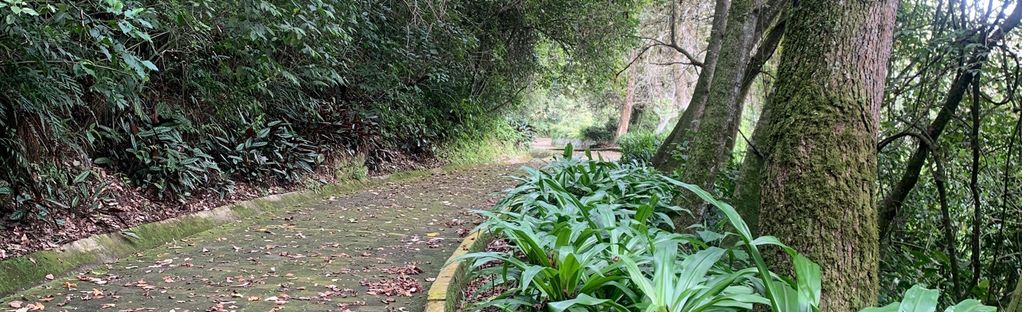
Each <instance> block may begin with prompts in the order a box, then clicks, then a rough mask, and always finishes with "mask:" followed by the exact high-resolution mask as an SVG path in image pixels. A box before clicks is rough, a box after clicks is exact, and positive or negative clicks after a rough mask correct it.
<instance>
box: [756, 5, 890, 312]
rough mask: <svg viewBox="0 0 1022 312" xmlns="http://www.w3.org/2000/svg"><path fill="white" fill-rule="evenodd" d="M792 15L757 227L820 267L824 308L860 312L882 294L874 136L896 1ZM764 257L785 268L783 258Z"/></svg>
mask: <svg viewBox="0 0 1022 312" xmlns="http://www.w3.org/2000/svg"><path fill="white" fill-rule="evenodd" d="M791 9H792V10H793V11H792V12H791V15H790V17H791V18H790V19H789V20H787V21H786V23H785V27H786V33H785V35H784V36H785V39H784V52H783V55H782V58H781V62H780V66H779V71H778V81H777V85H776V89H775V91H774V92H773V93H772V94H771V95H770V99H769V101H770V102H771V104H769V105H773V107H772V109H771V111H770V114H771V115H772V117H771V118H772V119H773V121H774V122H772V123H771V124H770V125H769V128H767V129H766V130H767V132H766V134H765V135H766V136H767V137H768V138H769V141H770V143H771V147H770V150H771V153H770V154H769V155H767V158H766V163H765V167H764V171H763V172H764V177H765V179H764V182H763V185H762V191H761V194H762V198H761V210H762V213H761V214H760V229H761V230H762V232H763V233H764V234H767V235H774V236H776V237H778V238H779V239H780V240H781V241H782V242H785V243H786V244H788V245H789V246H791V247H793V248H795V249H796V250H798V251H799V252H801V253H803V254H804V255H806V256H807V257H809V258H810V259H812V260H814V261H816V262H817V263H819V264H820V265H821V267H822V269H823V285H822V286H823V298H822V306H821V311H841V312H844V311H857V310H858V309H860V308H863V307H867V306H872V305H874V304H875V303H876V300H877V291H878V289H879V284H878V278H877V271H878V269H879V267H878V265H879V256H880V255H879V241H878V236H877V229H876V224H877V214H876V207H875V206H874V204H873V188H874V186H873V185H874V182H875V181H874V179H875V178H876V169H877V167H876V166H877V165H876V143H877V138H876V135H877V128H878V126H879V109H880V103H881V101H882V100H883V91H884V80H885V77H886V75H887V62H888V59H889V58H890V49H891V42H892V37H893V26H894V17H895V12H896V10H897V1H895V0H860V1H838V2H835V1H830V0H800V1H797V2H794V3H793V4H792V8H791ZM766 256H767V257H768V259H769V261H770V263H772V264H774V265H775V266H776V267H775V268H783V269H781V270H790V261H789V259H787V256H786V255H784V254H783V252H780V251H778V250H771V252H768V253H767V255H766Z"/></svg>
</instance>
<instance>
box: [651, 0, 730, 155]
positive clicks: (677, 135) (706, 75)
mask: <svg viewBox="0 0 1022 312" xmlns="http://www.w3.org/2000/svg"><path fill="white" fill-rule="evenodd" d="M730 7H731V1H730V0H717V2H716V5H715V7H714V11H713V26H712V27H711V29H710V41H709V44H708V45H707V47H706V56H705V57H703V66H702V70H701V71H700V72H699V78H698V79H697V80H696V85H695V87H694V88H693V91H692V98H691V100H690V101H689V104H688V107H687V108H686V109H685V112H683V113H682V114H681V118H679V119H678V123H677V124H676V125H675V126H674V129H672V130H671V133H670V134H668V135H667V139H666V140H664V143H663V144H661V145H660V147H659V148H657V152H656V154H654V156H653V161H652V162H653V166H654V167H655V168H657V169H660V170H661V171H663V172H674V171H675V170H677V169H679V167H680V166H681V164H682V162H681V160H680V159H677V158H675V155H674V154H675V153H676V152H677V151H678V150H679V149H680V148H682V147H683V146H685V145H686V143H685V142H687V141H688V135H687V134H686V133H687V132H688V131H690V130H692V129H698V128H699V120H700V119H701V118H702V114H703V109H704V108H705V106H706V98H707V96H708V94H709V92H710V82H711V80H712V79H713V75H714V71H715V70H716V67H717V55H718V54H719V53H720V46H721V42H722V41H723V37H724V29H726V27H727V15H728V14H727V12H728V9H729V8H730Z"/></svg>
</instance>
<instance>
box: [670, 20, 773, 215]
mask: <svg viewBox="0 0 1022 312" xmlns="http://www.w3.org/2000/svg"><path fill="white" fill-rule="evenodd" d="M762 6H763V1H762V0H735V1H732V2H731V9H730V10H728V18H727V25H728V26H727V28H726V29H725V30H724V39H723V42H722V44H721V50H720V56H718V57H717V66H716V70H715V72H714V74H713V79H712V80H711V82H710V93H709V97H708V98H706V104H705V107H704V110H703V116H702V118H701V120H700V122H699V126H698V128H695V127H694V128H692V129H689V130H688V132H690V133H692V134H693V135H694V136H693V140H690V143H689V150H688V155H689V158H688V162H687V164H686V165H685V168H684V169H683V171H682V176H681V179H682V181H685V182H688V183H692V184H695V185H698V186H699V187H701V188H703V189H705V190H711V191H712V190H713V189H714V184H715V183H716V181H717V176H718V174H720V172H721V169H722V168H723V167H725V166H727V164H728V162H729V161H730V159H731V151H732V150H733V149H734V145H735V137H736V135H737V134H738V126H739V124H740V123H741V117H742V109H743V104H744V103H745V101H743V99H742V98H741V96H742V94H741V93H742V91H743V90H742V82H743V81H744V80H745V79H744V78H745V69H746V66H748V65H749V60H750V57H751V55H750V54H751V51H752V49H753V46H754V45H755V44H756V39H757V38H756V37H755V34H756V26H757V23H758V18H759V16H758V14H759V10H758V8H760V7H762ZM676 202H678V204H679V205H680V206H681V207H682V208H686V209H689V211H690V212H691V215H688V214H678V215H677V217H676V218H675V226H676V228H678V229H684V228H686V227H688V226H690V225H692V224H693V223H698V222H700V221H701V220H702V217H703V214H704V212H705V207H706V206H705V205H704V204H703V203H702V200H700V199H699V198H698V197H696V196H695V195H694V194H692V193H691V192H681V193H680V195H679V197H678V198H677V199H676Z"/></svg>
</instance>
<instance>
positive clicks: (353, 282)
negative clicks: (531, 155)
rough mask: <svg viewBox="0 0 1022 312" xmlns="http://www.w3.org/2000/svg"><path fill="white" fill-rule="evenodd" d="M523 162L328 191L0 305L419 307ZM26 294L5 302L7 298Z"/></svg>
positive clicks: (219, 308)
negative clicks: (317, 197)
mask: <svg viewBox="0 0 1022 312" xmlns="http://www.w3.org/2000/svg"><path fill="white" fill-rule="evenodd" d="M519 167H520V165H494V166H484V167H477V168H472V169H464V170H459V171H455V172H451V173H440V172H437V173H434V174H432V175H429V176H426V177H422V178H419V179H416V180H412V181H407V182H401V183H389V184H385V185H382V186H378V187H374V188H370V189H367V190H364V191H360V192H357V193H352V194H348V195H342V196H337V197H329V198H323V199H322V200H319V201H316V202H312V203H308V204H305V205H302V206H298V207H293V208H291V209H283V210H281V212H276V213H272V214H264V215H260V216H258V217H255V218H252V219H247V220H240V221H237V222H235V223H232V224H230V225H228V226H224V227H219V228H216V229H214V230H211V231H208V232H205V233H201V234H198V235H195V236H192V237H190V238H188V239H185V240H182V241H178V242H176V243H172V244H169V245H167V246H164V247H161V248H157V249H153V250H150V251H147V252H144V253H140V254H137V255H136V256H134V257H129V258H126V259H122V260H120V261H118V262H115V263H111V264H108V265H106V266H104V267H100V268H95V269H92V270H89V271H85V272H79V273H76V274H77V275H76V276H71V277H67V278H64V277H57V278H56V279H55V280H53V281H51V282H49V283H47V284H45V285H42V286H38V287H35V288H32V289H29V290H26V291H23V292H20V293H18V294H15V295H13V296H11V297H8V299H6V300H5V301H4V302H2V305H0V310H5V309H12V310H16V309H14V308H15V305H18V306H22V307H24V306H27V305H28V304H36V303H39V304H42V305H45V306H46V310H47V311H62V310H69V311H75V310H77V311H175V312H183V311H233V310H238V311H349V310H350V311H422V310H423V309H424V307H425V302H426V296H425V293H426V289H428V288H429V285H430V284H431V282H432V278H433V277H434V276H436V274H437V272H438V271H439V270H440V268H441V266H442V265H443V262H444V261H445V260H446V258H447V256H448V255H450V253H451V252H452V251H453V249H454V248H455V247H456V246H457V245H458V243H460V238H459V237H460V235H463V234H464V233H466V232H468V231H469V230H471V229H472V228H473V227H474V226H475V222H478V221H479V220H478V218H477V217H476V216H475V215H473V214H471V213H469V212H468V210H469V209H478V208H483V207H488V206H489V205H492V204H493V203H494V202H495V201H496V199H497V196H498V195H499V194H498V191H500V190H503V189H505V188H508V187H510V186H512V185H513V183H514V182H513V181H512V180H510V179H508V178H507V176H509V175H511V174H514V173H516V170H517V168H519ZM12 299H13V300H17V301H21V302H20V303H19V302H12V301H11V300H12Z"/></svg>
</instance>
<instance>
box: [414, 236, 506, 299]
mask: <svg viewBox="0 0 1022 312" xmlns="http://www.w3.org/2000/svg"><path fill="white" fill-rule="evenodd" d="M490 238H492V234H491V233H490V232H488V231H486V230H476V231H475V232H472V234H469V235H468V236H465V239H464V240H462V241H461V245H458V248H457V249H455V250H454V253H452V254H451V257H450V258H448V259H447V262H446V264H445V265H444V268H443V269H441V270H440V274H438V275H437V277H436V280H435V281H433V285H430V286H429V292H428V294H427V296H426V299H427V302H426V312H454V311H456V310H457V309H458V304H459V303H461V290H462V289H463V288H465V285H466V284H467V283H468V281H467V280H466V273H468V272H466V267H467V266H468V264H467V263H466V262H464V261H458V260H457V259H458V257H461V256H464V255H465V254H467V253H470V252H477V251H480V250H483V248H486V244H487V243H488V242H489V241H490Z"/></svg>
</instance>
